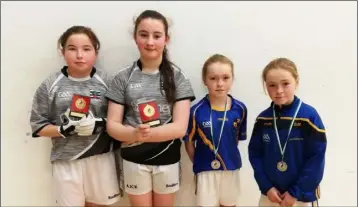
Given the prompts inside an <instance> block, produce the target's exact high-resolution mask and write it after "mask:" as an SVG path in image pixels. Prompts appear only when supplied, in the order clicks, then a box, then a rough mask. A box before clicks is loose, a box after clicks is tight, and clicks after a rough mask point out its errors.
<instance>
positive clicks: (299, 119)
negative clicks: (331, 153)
mask: <svg viewBox="0 0 358 207" xmlns="http://www.w3.org/2000/svg"><path fill="white" fill-rule="evenodd" d="M299 102H300V99H299V98H298V97H296V96H295V98H294V101H293V102H292V103H291V104H290V105H287V106H282V107H278V106H277V105H274V104H273V103H271V105H270V107H269V108H267V109H266V110H264V111H263V112H261V113H260V115H259V116H258V117H257V119H256V122H255V125H254V129H253V132H252V137H251V140H250V143H249V160H250V163H251V165H252V167H253V170H254V176H255V179H256V182H257V184H258V186H259V189H260V191H261V193H262V194H264V195H266V194H267V191H268V190H269V189H270V188H272V187H275V188H276V189H277V190H279V191H280V192H281V193H284V192H286V191H288V192H289V193H290V194H291V196H293V197H295V198H296V199H297V200H298V201H302V202H313V201H316V200H317V199H318V198H319V184H320V182H321V180H322V178H323V171H324V164H325V152H326V145H327V140H326V132H325V128H324V125H323V123H322V121H321V118H320V116H319V115H318V113H317V111H316V110H315V109H314V108H313V107H312V106H310V105H308V104H306V103H304V102H302V105H301V107H300V109H299V111H298V113H297V116H296V119H295V121H294V124H293V127H292V130H291V133H290V136H289V137H288V139H287V135H288V130H289V126H290V124H291V121H292V118H293V116H294V113H295V111H296V108H297V106H298V105H299ZM273 110H275V114H276V120H277V121H276V123H277V128H278V134H279V137H280V142H281V146H282V148H283V147H284V145H285V142H286V140H288V141H287V146H286V149H285V152H284V159H283V161H284V162H286V163H287V170H286V171H284V172H281V171H279V170H278V168H277V164H278V162H279V161H281V160H282V157H281V152H280V149H279V145H278V139H277V136H276V133H275V129H274V123H273Z"/></svg>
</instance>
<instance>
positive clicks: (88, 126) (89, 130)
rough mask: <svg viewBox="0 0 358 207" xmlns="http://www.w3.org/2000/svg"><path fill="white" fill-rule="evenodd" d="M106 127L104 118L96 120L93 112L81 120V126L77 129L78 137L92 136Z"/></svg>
mask: <svg viewBox="0 0 358 207" xmlns="http://www.w3.org/2000/svg"><path fill="white" fill-rule="evenodd" d="M105 127H106V120H105V119H104V118H96V117H95V116H94V115H93V113H92V112H91V111H89V114H88V115H87V116H84V117H82V119H81V120H79V124H78V125H77V126H76V128H75V132H77V134H78V136H90V135H92V134H96V133H98V132H100V131H101V130H102V129H103V128H105Z"/></svg>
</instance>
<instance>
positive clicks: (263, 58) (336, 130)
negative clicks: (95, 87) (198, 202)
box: [1, 1, 357, 206]
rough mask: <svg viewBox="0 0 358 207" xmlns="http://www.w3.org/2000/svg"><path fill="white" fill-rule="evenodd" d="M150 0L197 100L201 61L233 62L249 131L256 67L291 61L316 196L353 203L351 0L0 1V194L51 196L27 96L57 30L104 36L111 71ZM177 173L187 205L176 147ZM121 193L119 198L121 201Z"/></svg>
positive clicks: (49, 64)
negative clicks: (322, 146)
mask: <svg viewBox="0 0 358 207" xmlns="http://www.w3.org/2000/svg"><path fill="white" fill-rule="evenodd" d="M144 9H156V10H158V11H160V12H162V13H163V14H164V15H166V16H167V17H169V18H170V19H171V22H172V23H171V24H172V26H171V34H172V39H171V43H170V46H169V52H170V55H171V58H172V60H173V61H174V62H175V63H176V64H178V65H179V66H180V67H181V68H182V69H183V70H184V71H185V73H186V74H187V75H188V76H189V77H190V79H191V82H192V85H193V87H194V90H195V94H196V96H197V100H199V99H200V98H201V97H202V96H203V95H204V94H205V89H204V88H203V85H202V83H201V77H200V74H201V66H202V64H203V62H204V61H205V59H206V58H208V57H209V56H210V55H211V54H213V53H222V54H224V55H227V56H228V57H230V58H231V59H232V60H233V62H234V64H235V73H236V78H235V83H234V86H233V89H232V94H233V95H234V96H235V97H236V98H238V99H240V100H242V101H243V102H244V103H245V104H246V105H247V107H248V112H249V113H248V134H249V135H250V134H251V131H252V127H253V123H254V119H255V117H256V116H257V115H258V113H259V112H260V111H262V110H263V109H264V108H265V107H267V106H268V104H269V103H270V100H269V98H268V96H266V95H265V94H264V91H263V88H262V84H261V82H260V75H261V71H262V69H263V67H264V66H265V65H266V64H267V63H268V62H269V61H270V60H271V59H273V58H275V57H280V56H285V57H288V58H290V59H292V60H293V61H294V62H296V64H297V66H298V68H299V72H300V76H301V85H300V88H299V90H298V95H299V96H300V97H301V98H302V99H303V100H304V101H306V102H308V103H309V104H311V105H313V106H314V107H315V108H316V109H317V110H318V111H319V113H320V114H321V117H322V119H323V121H324V124H325V126H326V128H327V136H328V149H327V161H326V171H325V176H324V180H323V182H322V185H321V194H322V198H321V200H320V204H321V206H355V205H357V203H356V199H357V196H356V195H357V164H356V163H357V79H356V78H357V3H356V2H159V1H153V2H130V3H129V2H89V1H87V2H1V129H2V130H1V204H2V205H3V206H29V205H31V206H51V205H54V204H55V203H54V199H53V194H52V189H51V165H50V163H49V153H50V147H51V144H50V141H49V140H48V139H33V138H31V136H30V126H29V112H30V109H31V102H32V96H33V95H34V92H35V90H36V89H37V87H38V86H39V84H40V83H41V81H42V80H44V79H45V78H46V77H47V76H48V75H49V74H51V73H53V72H55V71H57V70H59V68H60V67H61V66H62V64H63V60H62V59H61V57H60V56H59V54H58V52H57V51H56V41H57V38H58V37H59V35H60V34H61V33H62V32H63V31H64V30H65V29H67V28H68V27H70V26H72V25H75V24H77V25H78V24H83V25H87V26H90V27H92V28H93V29H94V31H96V33H97V35H98V37H99V38H100V40H101V43H102V49H101V51H100V54H99V59H98V63H97V65H98V66H99V67H102V68H104V69H105V70H108V71H110V72H116V71H118V69H119V68H121V67H123V66H125V65H127V64H129V63H130V62H132V61H134V60H135V59H136V58H137V57H138V53H137V50H136V46H135V44H134V42H133V40H132V38H131V30H132V28H133V24H132V23H133V17H134V16H135V15H138V14H139V13H140V12H141V11H142V10H144ZM248 141H249V140H247V141H245V142H242V143H241V144H240V146H239V147H240V150H241V153H242V158H243V168H242V177H241V178H242V179H241V181H242V194H241V196H240V203H239V205H243V206H254V205H257V202H258V197H259V191H258V187H257V185H256V183H255V180H254V178H253V172H252V168H251V166H250V164H249V162H248V156H247V144H248ZM182 163H183V166H184V168H183V170H184V175H183V176H184V182H183V184H182V187H181V190H180V192H179V193H178V197H177V201H176V205H188V206H189V205H194V204H195V200H194V196H193V182H192V181H193V177H192V176H193V175H192V173H191V163H190V162H189V161H188V158H187V155H186V153H184V150H183V156H182ZM127 202H128V200H127V199H124V200H123V201H122V202H121V203H120V205H128V203H127Z"/></svg>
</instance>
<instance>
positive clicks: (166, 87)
mask: <svg viewBox="0 0 358 207" xmlns="http://www.w3.org/2000/svg"><path fill="white" fill-rule="evenodd" d="M134 39H135V42H136V44H137V46H138V49H139V52H140V59H139V60H138V61H135V62H134V63H132V64H130V65H129V66H128V67H126V68H124V69H122V70H120V71H119V72H118V74H117V75H116V76H115V77H114V79H113V81H112V83H111V85H110V87H109V90H108V92H107V94H106V97H107V98H108V99H109V100H110V101H109V108H108V122H107V130H108V133H109V134H110V135H111V136H112V137H114V138H115V139H117V140H120V141H122V148H121V156H122V158H123V172H124V173H123V174H124V186H125V191H126V192H127V193H128V194H129V200H130V202H131V205H132V206H153V205H154V206H172V205H173V202H174V193H175V192H176V191H177V190H178V189H179V170H180V169H179V160H180V146H181V141H180V139H179V138H181V137H183V136H184V135H185V133H186V128H187V125H188V120H189V110H190V102H191V101H192V100H194V99H195V97H194V93H193V90H192V87H191V84H190V82H189V79H188V77H186V76H185V75H184V73H183V72H182V71H181V70H180V69H179V68H178V67H176V66H175V65H173V64H172V63H171V62H170V61H169V60H168V57H167V51H166V48H165V47H166V45H167V43H168V40H169V36H168V22H167V20H166V19H165V17H164V16H163V15H162V14H160V13H158V12H156V11H152V10H147V11H144V12H143V13H142V14H141V15H140V16H139V17H138V18H137V20H136V22H135V28H134Z"/></svg>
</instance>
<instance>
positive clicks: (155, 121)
mask: <svg viewBox="0 0 358 207" xmlns="http://www.w3.org/2000/svg"><path fill="white" fill-rule="evenodd" d="M143 124H148V125H149V126H150V127H156V126H159V125H160V120H154V121H148V122H145V123H143Z"/></svg>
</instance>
